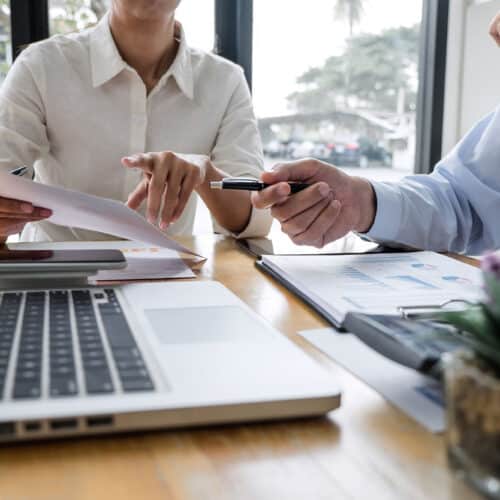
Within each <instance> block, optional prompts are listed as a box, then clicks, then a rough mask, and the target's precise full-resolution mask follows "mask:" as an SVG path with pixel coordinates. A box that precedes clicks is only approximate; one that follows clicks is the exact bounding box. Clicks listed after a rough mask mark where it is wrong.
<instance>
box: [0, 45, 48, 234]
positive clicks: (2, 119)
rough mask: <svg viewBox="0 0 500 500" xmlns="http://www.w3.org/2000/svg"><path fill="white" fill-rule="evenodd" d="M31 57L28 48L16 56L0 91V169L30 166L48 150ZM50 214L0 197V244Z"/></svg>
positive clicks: (43, 114)
mask: <svg viewBox="0 0 500 500" xmlns="http://www.w3.org/2000/svg"><path fill="white" fill-rule="evenodd" d="M33 57H34V55H33V52H32V51H30V49H26V51H25V52H23V54H21V55H20V56H19V58H18V59H17V60H16V62H15V63H14V65H13V66H12V68H11V69H10V71H9V74H8V75H7V78H6V80H5V82H4V83H3V84H2V88H1V91H0V168H1V169H4V170H8V169H12V168H14V167H18V166H20V165H29V166H31V165H33V163H34V162H35V161H36V160H37V159H38V158H40V157H41V156H43V155H44V154H47V153H48V151H49V149H50V146H49V141H48V138H47V133H46V128H45V123H44V116H45V112H44V108H43V104H42V98H41V95H40V92H39V88H38V86H37V83H36V81H35V78H34V76H33V74H32V72H31V70H30V68H29V66H30V64H29V59H30V58H33ZM50 215H51V212H50V211H49V210H45V209H42V208H40V207H34V206H33V205H31V204H30V203H20V202H18V201H16V200H9V199H6V198H0V243H3V242H5V241H6V239H7V237H8V236H9V235H11V234H16V233H18V232H20V231H22V229H23V228H24V226H25V225H26V224H27V223H28V222H36V221H39V220H43V219H46V218H47V217H49V216H50Z"/></svg>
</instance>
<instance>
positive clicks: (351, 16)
mask: <svg viewBox="0 0 500 500" xmlns="http://www.w3.org/2000/svg"><path fill="white" fill-rule="evenodd" d="M363 4H364V0H335V17H336V18H340V19H347V20H348V21H349V33H350V36H352V34H353V32H354V25H356V24H358V23H359V22H360V21H361V16H362V15H363Z"/></svg>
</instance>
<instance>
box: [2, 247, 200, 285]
mask: <svg viewBox="0 0 500 500" xmlns="http://www.w3.org/2000/svg"><path fill="white" fill-rule="evenodd" d="M9 248H11V249H13V250H14V249H24V250H104V249H110V250H120V251H122V252H123V254H124V255H125V257H126V259H127V267H126V268H125V269H117V270H110V271H99V272H98V273H97V274H96V275H95V276H92V277H91V279H90V280H89V281H91V282H96V281H131V280H146V279H147V280H151V279H174V278H175V279H180V278H182V279H184V278H194V277H196V275H195V274H194V273H193V271H192V270H191V269H190V268H189V267H188V266H187V264H186V263H185V262H184V260H182V259H181V258H180V256H179V254H178V253H177V252H176V251H175V250H170V249H168V248H158V247H151V246H148V245H144V244H143V243H136V242H133V241H71V242H53V243H38V242H37V243H15V244H9Z"/></svg>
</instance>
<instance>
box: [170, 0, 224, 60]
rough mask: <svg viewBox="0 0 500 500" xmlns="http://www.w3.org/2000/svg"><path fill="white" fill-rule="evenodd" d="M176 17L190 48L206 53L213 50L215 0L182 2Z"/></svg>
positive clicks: (187, 0) (186, 0) (188, 0)
mask: <svg viewBox="0 0 500 500" xmlns="http://www.w3.org/2000/svg"><path fill="white" fill-rule="evenodd" d="M176 15H177V19H178V20H179V21H180V22H181V23H182V25H183V27H184V30H185V31H186V38H187V42H188V44H189V45H190V46H192V47H197V48H199V49H203V50H205V51H207V52H209V51H211V50H212V49H213V48H214V40H215V0H183V1H182V2H181V4H180V5H179V8H178V9H177V13H176Z"/></svg>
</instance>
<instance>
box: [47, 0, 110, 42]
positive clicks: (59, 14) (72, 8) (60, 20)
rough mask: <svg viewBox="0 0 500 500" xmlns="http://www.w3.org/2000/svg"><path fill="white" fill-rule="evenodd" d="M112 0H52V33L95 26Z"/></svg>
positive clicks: (50, 6) (68, 31)
mask: <svg viewBox="0 0 500 500" xmlns="http://www.w3.org/2000/svg"><path fill="white" fill-rule="evenodd" d="M110 4H111V0H50V4H49V13H50V33H51V34H52V35H55V34H64V33H71V32H73V31H80V30H83V29H85V28H89V27H91V26H94V25H95V24H96V23H97V22H98V21H99V19H101V17H102V16H103V15H104V14H105V13H106V11H107V10H108V8H109V6H110Z"/></svg>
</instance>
